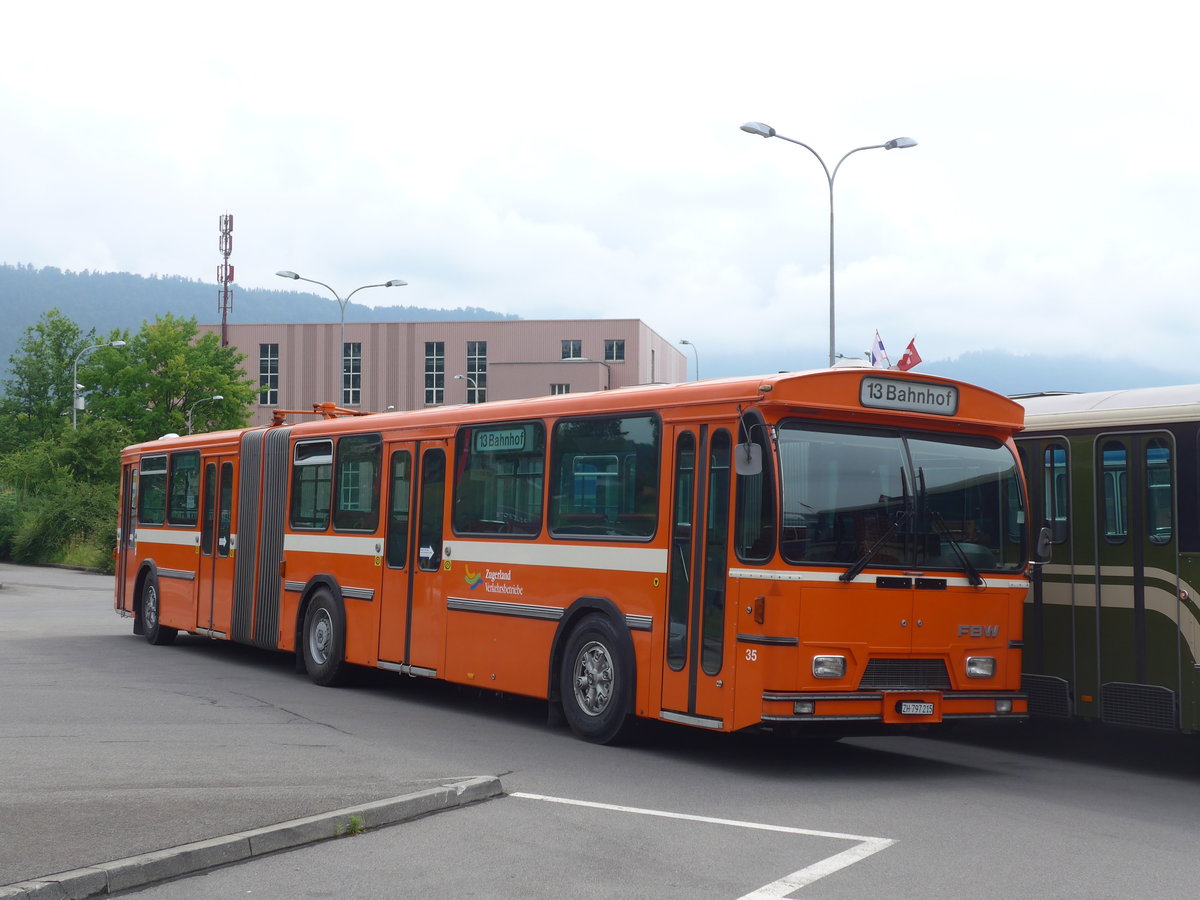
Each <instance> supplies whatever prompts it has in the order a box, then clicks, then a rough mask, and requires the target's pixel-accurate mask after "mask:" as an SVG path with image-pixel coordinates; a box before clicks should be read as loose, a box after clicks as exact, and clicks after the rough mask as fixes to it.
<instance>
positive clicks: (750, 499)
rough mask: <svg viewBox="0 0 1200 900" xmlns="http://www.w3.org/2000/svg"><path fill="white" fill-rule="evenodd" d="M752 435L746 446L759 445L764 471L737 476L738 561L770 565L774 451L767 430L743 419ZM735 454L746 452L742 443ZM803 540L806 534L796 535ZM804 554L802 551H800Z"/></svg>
mask: <svg viewBox="0 0 1200 900" xmlns="http://www.w3.org/2000/svg"><path fill="white" fill-rule="evenodd" d="M742 423H743V428H744V429H745V432H746V433H748V434H749V439H748V440H747V442H746V446H749V445H750V444H754V445H757V446H758V448H759V452H760V453H761V454H762V456H761V458H762V468H761V470H760V471H759V473H758V474H757V475H738V476H737V500H736V503H737V506H736V515H737V519H736V521H735V522H734V535H735V547H734V549H735V550H736V551H737V555H738V559H741V560H745V561H747V562H766V561H767V560H769V559H770V558H771V557H772V556H773V555H774V554H775V483H774V478H773V477H772V476H773V474H774V469H773V466H772V463H771V448H770V446H769V445H768V444H767V429H766V427H765V426H764V425H762V424H761V423H757V422H755V419H754V418H752V417H750V416H748V415H747V416H744V417H743V419H742ZM733 452H734V453H738V452H745V449H744V447H743V445H742V444H738V445H737V446H735V447H734V448H733ZM794 539H796V540H800V541H803V534H802V533H801V534H799V535H796V536H795V537H794ZM800 552H801V553H802V552H803V551H802V550H801V551H800Z"/></svg>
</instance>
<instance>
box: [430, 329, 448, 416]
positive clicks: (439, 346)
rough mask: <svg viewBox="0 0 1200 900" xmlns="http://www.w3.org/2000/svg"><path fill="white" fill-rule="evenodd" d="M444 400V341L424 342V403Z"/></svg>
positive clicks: (437, 404) (431, 404)
mask: <svg viewBox="0 0 1200 900" xmlns="http://www.w3.org/2000/svg"><path fill="white" fill-rule="evenodd" d="M445 402H446V342H445V341H426V342H425V405H426V406H439V405H441V404H442V403H445Z"/></svg>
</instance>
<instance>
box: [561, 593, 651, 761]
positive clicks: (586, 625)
mask: <svg viewBox="0 0 1200 900" xmlns="http://www.w3.org/2000/svg"><path fill="white" fill-rule="evenodd" d="M628 657H629V654H628V651H627V649H626V644H625V642H624V641H622V640H621V636H620V635H619V634H618V633H617V629H616V628H615V627H614V626H613V624H612V622H611V621H609V620H608V619H607V618H606V617H604V616H599V615H592V616H588V617H587V618H586V619H584V620H583V621H582V622H580V623H579V625H578V626H577V627H576V629H575V630H574V631H573V632H572V633H571V637H570V638H569V639H568V641H567V646H566V648H565V650H564V652H563V660H562V669H561V672H560V674H559V679H560V680H559V691H560V694H561V696H562V704H563V713H564V715H566V717H567V723H568V724H569V725H570V726H571V730H572V731H574V732H575V734H577V735H578V736H579V737H581V738H583V739H584V740H585V741H591V742H593V743H596V744H610V743H613V742H614V741H617V740H619V739H621V738H622V737H624V736H626V735H627V734H628V731H629V728H630V726H631V725H632V723H633V716H632V715H631V713H632V710H633V663H632V661H631V660H630V659H629V658H628Z"/></svg>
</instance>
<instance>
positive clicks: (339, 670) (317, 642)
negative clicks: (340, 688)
mask: <svg viewBox="0 0 1200 900" xmlns="http://www.w3.org/2000/svg"><path fill="white" fill-rule="evenodd" d="M300 643H301V648H300V650H301V653H302V654H303V656H304V668H305V670H306V671H307V672H308V677H309V678H311V679H312V680H313V682H315V683H316V684H321V685H325V686H326V687H331V686H333V685H336V684H341V683H342V682H343V681H344V680H345V679H346V674H347V668H348V667H347V665H346V659H345V657H346V614H345V612H344V611H343V609H342V604H341V603H339V602H338V601H337V600H336V599H334V596H333V594H332V593H331V592H330V591H329V589H328V588H318V589H317V592H316V593H315V594H313V598H312V601H311V602H310V603H309V604H308V611H307V612H305V614H304V631H303V634H302V635H301V640H300Z"/></svg>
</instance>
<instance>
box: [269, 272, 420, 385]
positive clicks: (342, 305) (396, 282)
mask: <svg viewBox="0 0 1200 900" xmlns="http://www.w3.org/2000/svg"><path fill="white" fill-rule="evenodd" d="M275 274H276V275H278V276H279V277H280V278H290V279H292V280H293V281H307V282H308V283H309V284H319V285H320V286H321V287H323V288H325V290H327V291H329V293H331V294H333V297H334V299H335V300H337V302H338V307H339V309H340V310H341V331H340V334H341V347H340V348H339V349H338V356H339V358H340V359H341V360H342V375H343V384H342V389H343V390H344V388H345V384H344V376H345V373H346V304H347V303H349V302H350V298H351V297H353V296H354V295H355V294H357V293H358V292H359V291H365V290H366V289H367V288H377V287H404V286H405V285H406V284H408V282H407V281H401V280H400V279H399V278H393V279H392V280H391V281H385V282H383V283H382V284H364V285H362V286H361V287H356V288H355V289H354V290H352V291H351V292H350V293H348V294H347V295H346V296H345V298H343V297H342V296H341V295H340V294H339V293H338V292H337V291H335V290H334V289H333V288H331V287H330V286H329V285H327V284H326V283H325V282H323V281H317V280H315V279H312V278H305V277H303V276H302V275H297V274H296V273H295V272H286V271H282V272H276V273H275ZM338 396H339V397H340V396H341V392H339V394H338Z"/></svg>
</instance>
